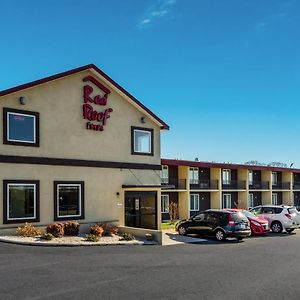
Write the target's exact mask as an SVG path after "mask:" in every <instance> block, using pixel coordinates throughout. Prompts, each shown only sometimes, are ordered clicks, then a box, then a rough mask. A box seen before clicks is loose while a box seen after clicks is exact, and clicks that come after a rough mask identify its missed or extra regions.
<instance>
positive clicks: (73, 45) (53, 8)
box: [0, 0, 300, 167]
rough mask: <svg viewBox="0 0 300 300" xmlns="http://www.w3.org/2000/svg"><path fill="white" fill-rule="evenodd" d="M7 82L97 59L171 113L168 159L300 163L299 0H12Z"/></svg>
mask: <svg viewBox="0 0 300 300" xmlns="http://www.w3.org/2000/svg"><path fill="white" fill-rule="evenodd" d="M0 11H1V18H0V37H1V40H0V70H1V80H0V89H1V90H2V89H6V88H9V87H12V86H14V85H18V84H21V83H25V82H28V81H31V80H34V79H38V78H40V77H44V76H48V75H52V74H54V73H57V72H62V71H65V70H68V69H71V68H74V67H78V66H81V65H84V64H88V63H94V64H96V65H97V66H98V67H100V68H101V69H103V71H104V72H106V73H107V74H109V75H110V76H111V77H112V78H113V79H114V80H116V81H117V82H118V83H119V84H121V85H122V86H123V87H125V88H126V89H127V90H128V91H129V92H131V93H132V94H133V95H135V96H136V97H137V98H138V99H140V100H141V101H142V102H143V103H144V104H145V105H147V106H148V107H149V108H150V109H152V110H153V111H154V112H155V113H156V114H158V115H159V116H160V117H161V118H163V119H164V120H165V121H166V122H167V123H168V124H169V125H170V126H171V130H170V131H168V132H165V133H163V134H162V155H163V157H167V158H182V159H194V158H195V157H198V158H199V159H200V160H209V161H212V160H214V161H226V162H245V161H248V160H258V161H261V162H271V161H282V162H286V163H291V162H294V163H295V165H296V166H298V167H300V1H299V0H272V1H271V0H161V1H159V0H126V1H125V0H110V1H104V0H103V1H101V0H97V1H96V0H89V1H82V0H68V1H66V0H59V1H58V0H52V1H40V0H35V1H33V0H28V1H23V0H22V1H14V0H11V1H1V2H0Z"/></svg>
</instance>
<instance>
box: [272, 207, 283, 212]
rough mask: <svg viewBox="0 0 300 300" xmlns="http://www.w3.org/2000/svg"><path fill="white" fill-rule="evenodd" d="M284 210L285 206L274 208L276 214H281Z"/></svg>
mask: <svg viewBox="0 0 300 300" xmlns="http://www.w3.org/2000/svg"><path fill="white" fill-rule="evenodd" d="M282 210H283V208H281V207H275V208H274V211H275V214H280V213H281V212H282Z"/></svg>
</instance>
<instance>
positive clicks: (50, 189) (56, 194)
mask: <svg viewBox="0 0 300 300" xmlns="http://www.w3.org/2000/svg"><path fill="white" fill-rule="evenodd" d="M0 100H1V102H0V103H1V109H0V111H1V114H2V118H1V120H2V122H1V125H0V126H1V127H2V130H0V132H1V134H2V137H1V143H0V170H1V172H0V180H1V185H0V189H1V190H0V195H1V197H2V205H0V230H1V231H2V232H3V231H7V232H9V231H15V229H16V227H18V226H19V225H20V224H22V223H25V222H32V223H33V224H34V225H36V226H45V225H47V224H50V223H53V222H55V221H65V220H79V222H80V223H81V226H85V225H86V226H90V225H91V224H94V223H95V222H100V221H108V222H116V223H117V224H118V225H120V226H128V227H130V228H145V229H150V230H155V229H159V228H160V223H161V214H160V211H161V208H160V203H161V201H160V199H161V182H160V181H161V180H160V171H161V154H160V132H161V130H168V129H169V127H168V125H167V124H166V123H165V122H163V121H162V120H161V119H160V118H159V117H157V116H156V115H155V114H154V113H153V112H151V111H150V110H149V109H148V108H147V107H145V106H144V105H143V104H142V103H141V102H139V101H138V100H137V99H135V98H134V97H133V96H132V95H131V94H130V93H128V92H127V91H126V90H125V89H123V88H122V87H121V86H120V85H118V84H117V83H116V82H115V81H113V80H112V79H111V78H110V77H108V76H107V75H106V74H105V73H103V72H102V71H101V70H100V69H98V68H97V67H96V66H95V65H87V66H83V67H80V68H77V69H73V70H70V71H67V72H64V73H60V74H57V75H54V76H50V77H47V78H44V79H40V80H37V81H34V82H30V83H27V84H23V85H20V86H17V87H14V88H10V89H7V90H4V91H1V92H0ZM158 212H159V213H158Z"/></svg>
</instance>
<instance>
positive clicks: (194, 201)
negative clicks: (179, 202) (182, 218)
mask: <svg viewBox="0 0 300 300" xmlns="http://www.w3.org/2000/svg"><path fill="white" fill-rule="evenodd" d="M190 211H199V194H191V195H190Z"/></svg>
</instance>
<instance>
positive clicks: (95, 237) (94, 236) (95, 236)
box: [85, 234, 100, 242]
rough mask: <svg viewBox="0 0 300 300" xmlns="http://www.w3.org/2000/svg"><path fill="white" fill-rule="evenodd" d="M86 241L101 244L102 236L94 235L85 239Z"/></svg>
mask: <svg viewBox="0 0 300 300" xmlns="http://www.w3.org/2000/svg"><path fill="white" fill-rule="evenodd" d="M85 240H86V241H87V242H99V240H100V236H99V235H94V234H89V235H87V236H86V237H85Z"/></svg>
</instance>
